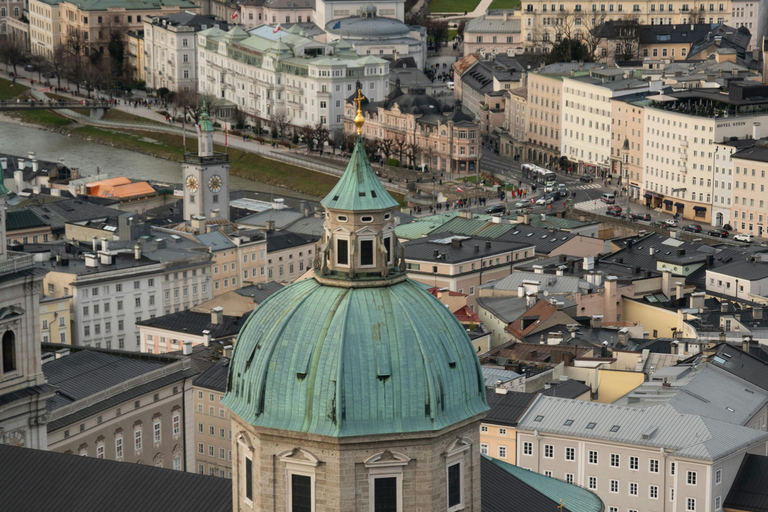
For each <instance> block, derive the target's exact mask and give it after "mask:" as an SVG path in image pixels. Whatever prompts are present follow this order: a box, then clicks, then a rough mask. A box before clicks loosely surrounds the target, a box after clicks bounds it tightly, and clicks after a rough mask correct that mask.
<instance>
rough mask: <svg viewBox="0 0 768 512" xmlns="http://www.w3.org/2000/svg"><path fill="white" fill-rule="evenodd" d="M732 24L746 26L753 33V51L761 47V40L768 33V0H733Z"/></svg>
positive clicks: (750, 45) (751, 45)
mask: <svg viewBox="0 0 768 512" xmlns="http://www.w3.org/2000/svg"><path fill="white" fill-rule="evenodd" d="M729 25H730V26H732V27H734V28H741V27H746V28H748V29H749V31H750V33H751V34H752V39H750V41H749V48H747V50H749V51H751V50H754V49H756V48H757V49H759V48H760V41H762V40H763V37H764V36H765V35H766V34H767V33H768V2H766V1H765V0H732V1H731V21H730V23H729Z"/></svg>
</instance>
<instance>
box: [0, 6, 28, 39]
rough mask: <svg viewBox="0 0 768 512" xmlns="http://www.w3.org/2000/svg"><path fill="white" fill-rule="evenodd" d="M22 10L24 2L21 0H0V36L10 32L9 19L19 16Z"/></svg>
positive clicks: (22, 12)
mask: <svg viewBox="0 0 768 512" xmlns="http://www.w3.org/2000/svg"><path fill="white" fill-rule="evenodd" d="M24 10H25V7H24V2H22V1H21V0H1V1H0V37H2V36H5V35H6V34H8V33H9V32H10V28H9V22H10V20H12V19H14V18H15V19H19V18H21V16H22V15H23V14H24Z"/></svg>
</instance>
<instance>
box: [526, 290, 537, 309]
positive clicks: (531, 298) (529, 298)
mask: <svg viewBox="0 0 768 512" xmlns="http://www.w3.org/2000/svg"><path fill="white" fill-rule="evenodd" d="M525 305H526V306H527V307H528V309H531V308H532V307H533V306H535V305H536V295H535V294H533V293H527V294H525Z"/></svg>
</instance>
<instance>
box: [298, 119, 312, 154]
mask: <svg viewBox="0 0 768 512" xmlns="http://www.w3.org/2000/svg"><path fill="white" fill-rule="evenodd" d="M299 131H300V132H301V136H302V137H303V138H304V142H306V143H307V148H308V149H309V150H310V151H311V150H312V147H313V145H314V144H313V141H314V140H315V128H314V126H312V125H309V124H305V125H304V126H302V127H300V128H299Z"/></svg>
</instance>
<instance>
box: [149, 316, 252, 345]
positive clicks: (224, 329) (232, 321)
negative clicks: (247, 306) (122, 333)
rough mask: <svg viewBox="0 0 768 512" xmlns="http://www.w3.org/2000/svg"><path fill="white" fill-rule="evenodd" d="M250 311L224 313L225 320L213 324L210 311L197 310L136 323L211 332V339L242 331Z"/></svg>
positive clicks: (188, 332) (168, 328) (200, 332)
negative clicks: (237, 314)
mask: <svg viewBox="0 0 768 512" xmlns="http://www.w3.org/2000/svg"><path fill="white" fill-rule="evenodd" d="M249 315H250V313H247V314H245V315H243V316H228V315H224V322H223V323H221V324H213V323H212V322H211V314H210V313H198V312H196V311H190V310H184V311H179V312H177V313H171V314H168V315H163V316H156V317H155V318H147V319H146V320H142V321H141V322H136V325H145V326H147V327H154V328H156V329H165V330H167V331H173V332H178V333H181V334H182V335H183V334H194V335H197V336H201V335H202V334H203V331H210V332H211V339H214V340H215V339H218V338H224V337H226V336H233V335H235V334H237V333H238V332H240V328H241V327H242V326H243V324H244V323H245V321H246V320H247V319H248V316H249Z"/></svg>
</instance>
